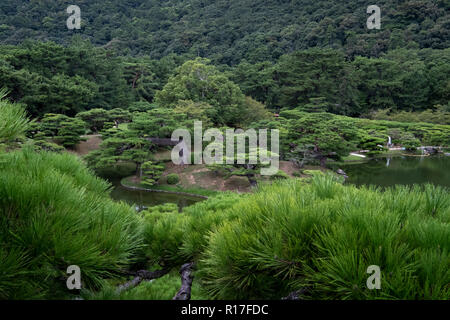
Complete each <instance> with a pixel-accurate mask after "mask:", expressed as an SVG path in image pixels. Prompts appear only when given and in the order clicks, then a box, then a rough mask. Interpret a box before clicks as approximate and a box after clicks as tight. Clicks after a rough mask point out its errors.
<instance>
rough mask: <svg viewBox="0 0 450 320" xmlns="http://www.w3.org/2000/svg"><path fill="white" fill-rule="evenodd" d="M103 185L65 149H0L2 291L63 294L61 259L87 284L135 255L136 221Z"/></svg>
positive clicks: (138, 242) (11, 295)
mask: <svg viewBox="0 0 450 320" xmlns="http://www.w3.org/2000/svg"><path fill="white" fill-rule="evenodd" d="M108 188H109V184H108V183H107V182H105V181H103V180H100V179H99V178H96V177H95V176H94V175H92V174H91V172H89V171H88V170H87V169H86V167H85V166H84V164H83V163H82V162H81V161H80V160H79V159H77V158H76V157H75V156H73V155H70V154H68V153H63V154H56V153H47V152H40V153H35V152H33V151H31V150H24V151H15V152H10V153H6V154H1V155H0V243H1V245H0V256H1V259H0V261H1V262H0V296H1V297H2V298H6V299H32V298H47V299H48V298H59V299H61V298H65V297H68V296H69V294H70V292H68V291H67V288H66V278H67V273H66V269H67V267H68V266H70V265H78V266H79V267H80V268H81V277H82V283H83V284H82V285H83V287H84V288H90V289H93V288H96V287H98V286H99V285H100V284H101V282H102V279H106V278H114V277H117V276H118V275H120V274H121V273H122V272H123V271H124V270H126V269H127V268H129V266H130V265H131V264H132V263H133V262H134V261H136V259H137V258H138V255H139V254H141V249H142V248H141V246H142V241H143V238H142V230H141V224H142V223H141V220H140V218H139V217H138V216H137V215H136V213H135V212H134V210H133V209H132V208H130V207H129V206H128V205H126V204H124V203H117V202H114V201H112V200H111V199H110V198H109V195H108V193H107V191H106V190H107V189H108Z"/></svg>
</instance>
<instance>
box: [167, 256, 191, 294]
mask: <svg viewBox="0 0 450 320" xmlns="http://www.w3.org/2000/svg"><path fill="white" fill-rule="evenodd" d="M193 266H194V263H193V262H191V263H186V264H183V265H182V266H181V269H180V275H181V288H180V290H179V291H178V292H177V294H176V295H175V297H173V299H172V300H190V299H191V287H192V280H193V279H194V277H193V276H192V271H193V270H192V269H193Z"/></svg>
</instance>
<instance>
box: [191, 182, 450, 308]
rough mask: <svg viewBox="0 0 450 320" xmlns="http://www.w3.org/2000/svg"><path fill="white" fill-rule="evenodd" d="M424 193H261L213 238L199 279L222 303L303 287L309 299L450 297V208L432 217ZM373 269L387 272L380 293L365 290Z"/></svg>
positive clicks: (319, 185) (297, 185) (306, 189)
mask: <svg viewBox="0 0 450 320" xmlns="http://www.w3.org/2000/svg"><path fill="white" fill-rule="evenodd" d="M436 189H437V190H433V192H438V194H440V195H441V196H440V198H441V197H442V198H444V199H447V200H448V191H446V190H443V189H441V188H436ZM426 193H427V191H425V192H424V191H422V190H419V189H418V188H414V189H409V188H407V187H397V188H395V189H388V190H386V191H384V192H382V191H379V190H374V189H370V188H362V189H357V188H355V187H350V186H348V187H344V186H342V185H340V184H339V183H336V182H333V180H332V178H330V177H326V176H321V175H317V176H314V178H313V181H312V182H311V184H310V185H304V184H302V183H301V182H299V181H298V180H288V181H285V182H280V183H278V184H272V186H265V187H263V188H261V189H260V190H259V192H258V193H256V194H255V195H254V196H252V197H249V198H246V199H244V200H242V201H240V202H238V203H237V204H236V205H235V206H233V207H232V208H230V209H229V212H230V214H231V213H232V212H235V213H236V214H237V213H238V212H239V219H238V220H233V221H231V222H224V223H223V224H222V225H221V226H220V227H219V228H218V229H216V230H215V231H214V232H213V233H211V234H210V235H209V236H208V245H207V247H206V249H205V251H204V255H203V258H202V260H201V262H202V265H201V267H199V273H200V274H201V277H202V278H201V280H202V282H203V283H204V285H205V286H206V288H207V289H208V291H209V293H210V294H211V295H212V296H213V297H215V298H219V299H262V298H264V299H267V298H269V299H270V298H272V299H279V298H280V297H282V296H286V295H287V293H289V292H291V291H294V290H302V289H303V290H302V291H303V294H302V298H306V299H308V298H309V299H311V298H312V299H448V297H449V294H450V292H449V291H448V287H447V285H446V283H447V281H448V271H443V270H447V269H448V246H449V245H450V243H449V241H448V239H447V240H444V238H442V237H448V230H447V231H444V230H445V228H446V223H447V222H448V215H449V213H450V211H449V210H450V208H449V206H448V202H442V204H441V205H439V209H438V210H437V211H436V213H435V216H434V217H433V215H432V214H429V213H428V211H427V208H428V207H429V205H427V204H424V200H425V198H426ZM394 199H395V200H394ZM439 203H441V202H439ZM404 204H407V208H405V207H404V206H403V205H404ZM424 221H426V222H425V225H426V227H423V225H424ZM431 226H433V227H431ZM419 230H420V231H419ZM418 239H421V240H420V242H417V241H418ZM370 265H379V266H380V267H381V270H382V277H381V286H382V289H383V290H380V291H378V290H368V289H367V287H366V280H367V278H368V275H367V273H366V269H367V267H368V266H370Z"/></svg>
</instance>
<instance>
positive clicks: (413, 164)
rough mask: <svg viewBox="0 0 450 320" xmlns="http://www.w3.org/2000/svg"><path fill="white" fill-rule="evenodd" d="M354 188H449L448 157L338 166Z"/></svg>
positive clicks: (374, 161)
mask: <svg viewBox="0 0 450 320" xmlns="http://www.w3.org/2000/svg"><path fill="white" fill-rule="evenodd" d="M339 168H341V169H342V170H344V171H345V172H346V173H347V175H348V176H349V179H348V180H347V183H352V184H355V185H358V186H360V185H377V186H381V187H390V186H393V185H396V184H403V185H413V184H425V183H432V184H435V185H440V186H444V187H450V157H449V156H432V157H414V156H401V157H392V158H377V159H373V160H369V161H366V162H363V163H354V164H352V163H348V164H344V165H340V166H339Z"/></svg>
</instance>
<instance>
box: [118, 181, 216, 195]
mask: <svg viewBox="0 0 450 320" xmlns="http://www.w3.org/2000/svg"><path fill="white" fill-rule="evenodd" d="M120 185H121V186H122V187H124V188H126V189H129V190H136V191H146V192H160V193H171V194H177V195H180V196H188V197H194V198H201V199H209V198H208V197H207V196H202V195H199V194H193V193H187V192H178V191H167V190H155V189H147V188H141V187H135V186H129V185H126V184H125V183H123V179H122V180H120Z"/></svg>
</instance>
